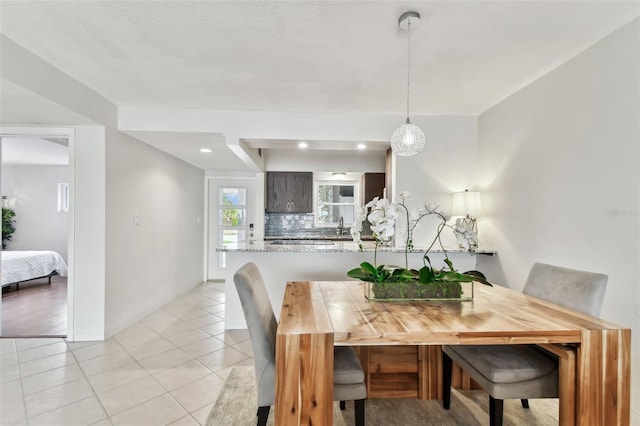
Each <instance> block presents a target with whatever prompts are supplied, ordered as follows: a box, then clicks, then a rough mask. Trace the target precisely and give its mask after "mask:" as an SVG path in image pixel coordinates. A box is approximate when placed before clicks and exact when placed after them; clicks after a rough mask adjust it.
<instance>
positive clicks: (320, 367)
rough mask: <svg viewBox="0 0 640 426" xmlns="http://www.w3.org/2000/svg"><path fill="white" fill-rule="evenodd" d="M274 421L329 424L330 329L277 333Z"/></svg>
mask: <svg viewBox="0 0 640 426" xmlns="http://www.w3.org/2000/svg"><path fill="white" fill-rule="evenodd" d="M275 423H276V424H277V425H279V426H280V425H328V426H331V425H332V424H333V333H315V334H278V336H277V338H276V401H275Z"/></svg>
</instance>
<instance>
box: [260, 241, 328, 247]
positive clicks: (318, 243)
mask: <svg viewBox="0 0 640 426" xmlns="http://www.w3.org/2000/svg"><path fill="white" fill-rule="evenodd" d="M271 245H272V246H273V245H276V246H284V245H286V246H289V245H291V246H332V245H333V241H329V240H273V241H271Z"/></svg>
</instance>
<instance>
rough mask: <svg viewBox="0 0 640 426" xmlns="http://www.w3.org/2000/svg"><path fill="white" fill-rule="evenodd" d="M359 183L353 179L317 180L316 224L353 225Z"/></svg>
mask: <svg viewBox="0 0 640 426" xmlns="http://www.w3.org/2000/svg"><path fill="white" fill-rule="evenodd" d="M358 191H359V184H358V182H352V181H316V182H315V185H314V192H315V194H316V196H315V213H316V214H315V226H317V227H321V226H332V227H335V226H338V225H339V223H340V218H342V220H343V224H344V226H345V227H347V226H351V224H353V220H354V217H355V212H356V200H358V199H359V197H358Z"/></svg>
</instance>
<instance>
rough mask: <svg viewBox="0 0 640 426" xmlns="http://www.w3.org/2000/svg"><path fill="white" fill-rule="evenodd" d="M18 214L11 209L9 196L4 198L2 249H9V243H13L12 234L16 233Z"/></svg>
mask: <svg viewBox="0 0 640 426" xmlns="http://www.w3.org/2000/svg"><path fill="white" fill-rule="evenodd" d="M15 217H16V212H15V210H13V208H12V207H10V202H9V199H8V197H7V196H3V197H2V249H3V250H4V249H6V248H7V242H8V241H11V238H12V234H13V233H14V232H15V231H16V226H15V222H16V221H15Z"/></svg>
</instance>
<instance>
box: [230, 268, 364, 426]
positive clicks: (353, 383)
mask: <svg viewBox="0 0 640 426" xmlns="http://www.w3.org/2000/svg"><path fill="white" fill-rule="evenodd" d="M233 280H234V282H235V286H236V290H237V291H238V295H239V296H240V302H241V304H242V310H243V311H244V316H245V318H246V320H247V327H248V328H249V335H250V336H251V347H252V349H253V363H254V368H255V374H256V388H257V389H256V390H257V393H258V414H257V416H258V426H260V425H265V424H266V423H267V417H268V416H269V408H270V406H271V405H273V404H274V401H275V371H276V369H275V357H276V329H277V327H278V324H277V321H276V316H275V314H274V313H273V308H272V307H271V302H270V301H269V297H268V295H267V290H266V288H265V286H264V281H263V280H262V276H261V275H260V271H259V270H258V268H257V267H256V265H255V264H253V263H251V262H250V263H247V264H246V265H244V266H243V267H241V268H240V269H239V270H238V271H237V272H236V273H235V275H234V276H233ZM333 396H334V400H336V401H340V408H341V409H343V410H344V408H345V404H344V401H354V402H355V410H354V411H355V418H356V425H358V426H363V425H364V399H365V398H366V396H367V387H366V385H365V383H364V371H363V370H362V366H361V365H360V361H359V360H358V357H357V355H356V353H355V351H354V350H353V348H351V347H336V348H335V350H334V371H333Z"/></svg>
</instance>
